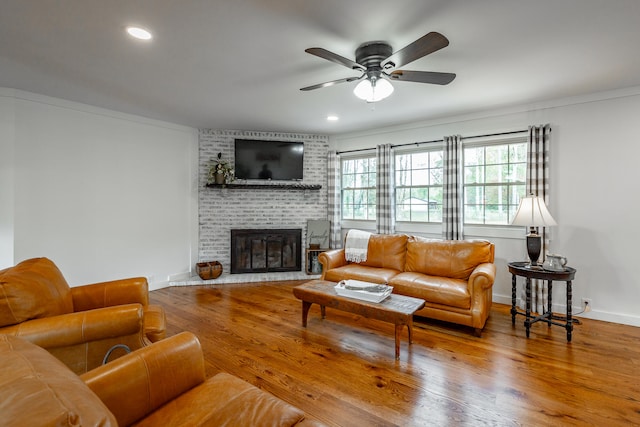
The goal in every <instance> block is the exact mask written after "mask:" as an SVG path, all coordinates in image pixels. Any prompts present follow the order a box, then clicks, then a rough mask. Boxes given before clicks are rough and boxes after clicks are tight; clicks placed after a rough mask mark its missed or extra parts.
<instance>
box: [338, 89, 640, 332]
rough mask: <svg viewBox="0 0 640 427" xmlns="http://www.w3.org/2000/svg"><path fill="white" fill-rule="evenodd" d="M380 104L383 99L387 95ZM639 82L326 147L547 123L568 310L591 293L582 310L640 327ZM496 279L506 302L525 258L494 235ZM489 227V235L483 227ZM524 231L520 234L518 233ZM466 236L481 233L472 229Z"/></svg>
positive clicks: (341, 139) (560, 298) (514, 244)
mask: <svg viewBox="0 0 640 427" xmlns="http://www.w3.org/2000/svg"><path fill="white" fill-rule="evenodd" d="M383 102H384V101H383ZM639 111H640V88H631V89H628V90H624V91H616V92H609V93H600V94H594V95H591V96H588V97H580V98H573V99H567V100H560V101H557V102H554V103H549V104H547V105H535V106H522V107H519V108H514V109H511V110H501V111H490V112H486V113H483V114H476V115H469V116H464V117H452V118H447V119H442V120H435V121H430V122H421V123H412V124H407V125H403V126H396V127H393V128H385V129H374V130H371V131H368V132H362V133H356V134H349V135H340V136H337V137H333V138H331V141H330V143H331V147H332V148H334V149H337V150H338V151H341V150H350V149H358V148H367V147H375V145H376V144H383V143H392V144H402V143H409V142H418V141H429V140H435V139H440V138H442V137H443V136H445V135H452V134H460V135H462V136H463V137H464V136H474V135H482V134H487V133H495V132H504V131H512V130H519V129H526V128H527V126H529V125H533V124H543V123H551V126H552V136H551V177H550V178H551V201H550V210H551V212H552V214H553V215H554V218H555V219H556V221H557V222H558V224H559V225H558V226H557V227H554V228H553V229H552V230H551V239H552V240H551V242H550V248H549V250H550V252H554V253H560V254H563V255H565V256H566V257H567V258H568V259H569V264H570V265H571V266H573V267H575V268H576V269H577V274H576V278H575V281H574V282H573V304H572V305H573V307H574V313H575V312H576V311H577V310H579V309H580V300H581V298H591V299H592V309H593V311H592V312H591V313H588V314H586V315H585V317H591V318H595V319H600V320H607V321H612V322H618V323H625V324H630V325H636V326H640V310H639V307H640V278H639V276H638V275H637V273H636V263H637V262H638V253H639V252H640V251H639V250H638V242H640V231H639V228H638V227H637V224H636V222H637V221H636V220H635V218H636V217H638V213H639V211H640V201H639V200H638V199H637V197H636V195H637V194H638V190H637V186H638V178H639V174H638V162H639V161H640V142H639V139H640V137H639V136H638V135H637V133H638V126H637V120H638V112H639ZM495 231H496V230H491V234H492V237H489V240H491V241H493V242H494V243H495V244H496V258H497V259H496V264H497V267H498V277H497V279H496V283H495V285H494V301H496V302H500V303H509V304H510V301H511V275H510V274H509V273H508V271H507V267H506V263H507V262H509V261H516V260H525V259H526V252H525V248H524V241H523V240H521V239H513V238H505V237H500V238H499V237H495V234H494V232H495ZM487 234H490V233H487ZM522 235H523V236H524V232H523V234H522ZM468 237H483V235H482V233H477V232H476V231H475V230H474V232H473V235H469V236H468ZM564 289H565V287H564V285H562V284H560V285H556V286H555V287H554V304H555V305H556V308H558V306H560V308H562V307H564Z"/></svg>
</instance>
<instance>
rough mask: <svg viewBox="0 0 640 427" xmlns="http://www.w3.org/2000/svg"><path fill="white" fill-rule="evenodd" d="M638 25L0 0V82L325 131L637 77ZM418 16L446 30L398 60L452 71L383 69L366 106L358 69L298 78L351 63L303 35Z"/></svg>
mask: <svg viewBox="0 0 640 427" xmlns="http://www.w3.org/2000/svg"><path fill="white" fill-rule="evenodd" d="M130 24H138V25H141V26H144V27H146V28H148V29H150V30H151V31H152V32H153V33H154V35H155V38H154V40H153V41H152V42H140V41H136V40H132V39H130V38H128V37H127V36H126V35H125V32H124V28H125V26H127V25H130ZM639 24H640V1H638V0H613V1H612V0H609V1H606V0H535V1H531V0H482V1H481V0H476V1H470V0H395V1H389V0H384V1H377V0H375V1H374V0H235V1H232V0H226V1H223V0H181V1H178V0H135V1H133V0H65V1H53V0H0V87H9V88H16V89H21V90H26V91H31V92H35V93H39V94H44V95H49V96H53V97H57V98H63V99H68V100H72V101H77V102H82V103H86V104H90V105H95V106H99V107H104V108H108V109H113V110H118V111H122V112H126V113H132V114H137V115H141V116H145V117H149V118H153V119H160V120H165V121H169V122H173V123H177V124H182V125H187V126H192V127H196V128H215V129H239V130H256V131H283V132H305V133H320V134H337V133H345V132H352V131H358V130H364V129H369V128H378V127H383V126H388V125H395V124H401V123H405V122H411V121H417V120H427V119H431V118H437V117H443V116H451V115H458V114H466V113H472V112H477V111H481V110H485V109H493V108H501V107H509V106H512V105H520V104H528V103H537V102H542V101H547V100H553V99H559V98H565V97H570V96H578V95H582V94H588V93H594V92H600V91H608V90H614V89H620V88H626V87H632V86H639V85H640V54H638V52H637V50H636V49H638V46H640V25H639ZM430 31H438V32H440V33H442V34H444V35H445V36H446V37H447V38H448V39H449V41H450V45H449V46H448V47H446V48H445V49H442V50H440V51H438V52H435V53H433V54H432V55H429V56H426V57H424V58H422V59H420V60H418V61H415V62H413V63H411V64H409V65H407V66H405V67H403V69H408V70H421V71H443V72H453V73H456V74H457V78H456V79H455V80H454V81H453V82H452V83H451V84H449V85H448V86H438V85H428V84H420V83H407V82H394V86H395V89H396V90H395V92H394V94H393V95H392V96H391V97H390V98H388V99H386V100H384V101H381V102H379V103H376V104H375V105H374V107H375V108H372V105H367V104H366V103H365V102H364V101H360V100H358V99H357V98H356V97H355V96H354V95H353V93H352V90H353V87H354V86H355V84H356V83H344V84H341V85H335V86H332V87H328V88H323V89H318V90H315V91H311V92H301V91H300V90H299V89H300V88H301V87H304V86H309V85H313V84H316V83H322V82H325V81H329V80H333V79H339V78H343V77H349V76H357V75H358V73H356V72H353V71H351V70H349V69H348V68H345V67H342V66H340V65H337V64H335V63H332V62H329V61H326V60H323V59H320V58H318V57H315V56H312V55H309V54H307V53H305V52H304V49H306V48H308V47H323V48H325V49H327V50H330V51H332V52H334V53H337V54H339V55H341V56H344V57H347V58H350V59H355V49H356V48H357V47H358V45H360V44H361V43H363V42H366V41H374V40H382V41H386V42H388V43H390V44H391V45H392V47H393V48H394V51H396V50H399V49H401V48H402V47H404V46H406V45H408V44H409V43H411V42H413V41H414V40H416V39H417V38H419V37H421V36H423V35H424V34H426V33H428V32H430ZM328 114H337V115H339V116H340V120H339V121H338V122H335V123H329V122H327V121H326V119H325V118H326V116H327V115H328Z"/></svg>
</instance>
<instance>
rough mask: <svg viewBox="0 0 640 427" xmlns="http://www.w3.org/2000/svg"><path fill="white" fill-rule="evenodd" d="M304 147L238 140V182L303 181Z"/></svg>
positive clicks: (301, 145)
mask: <svg viewBox="0 0 640 427" xmlns="http://www.w3.org/2000/svg"><path fill="white" fill-rule="evenodd" d="M303 163H304V143H303V142H290V141H263V140H255V139H236V144H235V172H236V178H238V179H265V180H271V179H273V180H302V169H303Z"/></svg>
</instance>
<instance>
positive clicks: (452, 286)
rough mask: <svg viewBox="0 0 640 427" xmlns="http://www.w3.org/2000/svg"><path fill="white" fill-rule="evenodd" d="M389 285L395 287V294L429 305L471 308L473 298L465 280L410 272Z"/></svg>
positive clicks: (396, 278)
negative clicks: (418, 299)
mask: <svg viewBox="0 0 640 427" xmlns="http://www.w3.org/2000/svg"><path fill="white" fill-rule="evenodd" d="M389 285H391V286H393V293H394V294H400V295H407V296H411V297H415V298H422V299H423V300H425V301H427V302H428V303H433V304H442V305H447V306H450V307H457V308H464V309H468V308H469V307H471V296H470V294H469V287H468V285H467V282H466V281H465V280H460V279H451V278H448V277H437V276H427V275H426V274H422V273H413V272H408V273H400V274H398V275H397V276H395V277H394V278H393V279H391V281H390V282H389Z"/></svg>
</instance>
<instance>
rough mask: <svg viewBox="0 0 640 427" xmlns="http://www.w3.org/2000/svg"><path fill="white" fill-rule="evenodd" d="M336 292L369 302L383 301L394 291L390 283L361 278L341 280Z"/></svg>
mask: <svg viewBox="0 0 640 427" xmlns="http://www.w3.org/2000/svg"><path fill="white" fill-rule="evenodd" d="M335 290H336V293H337V294H338V295H340V296H343V297H350V298H357V299H361V300H364V301H369V302H381V301H383V300H384V299H385V298H387V297H388V296H389V295H391V291H393V287H392V286H389V285H380V284H378V283H370V282H363V281H361V280H352V279H347V280H341V281H340V282H338V284H337V285H336V286H335Z"/></svg>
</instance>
